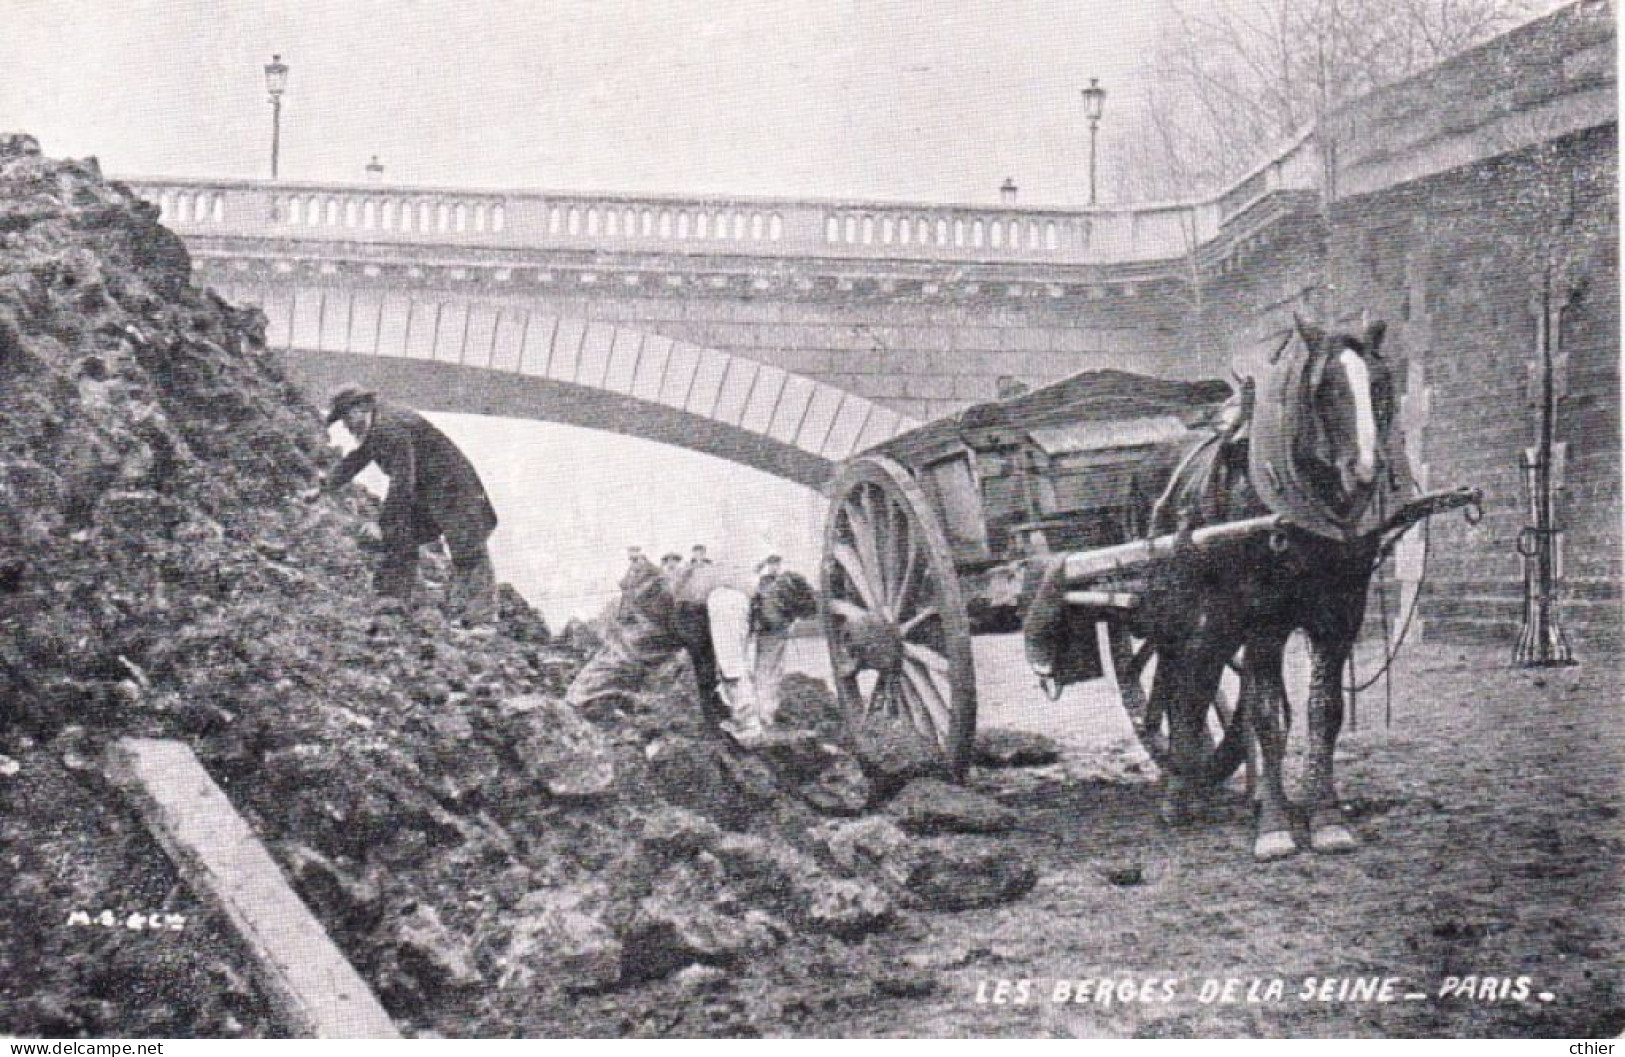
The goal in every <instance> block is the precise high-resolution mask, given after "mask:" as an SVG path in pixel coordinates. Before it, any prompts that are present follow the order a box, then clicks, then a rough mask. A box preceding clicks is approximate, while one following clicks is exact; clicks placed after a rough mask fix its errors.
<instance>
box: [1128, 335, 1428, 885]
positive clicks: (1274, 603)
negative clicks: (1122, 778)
mask: <svg viewBox="0 0 1625 1057" xmlns="http://www.w3.org/2000/svg"><path fill="white" fill-rule="evenodd" d="M1384 331H1385V326H1384V324H1383V323H1381V322H1377V323H1373V324H1371V325H1370V326H1369V327H1366V328H1364V330H1363V332H1361V333H1347V332H1341V331H1332V330H1326V329H1323V328H1321V327H1319V326H1316V325H1315V324H1312V323H1308V322H1305V321H1303V320H1301V319H1297V318H1294V320H1293V327H1292V330H1291V332H1290V333H1289V334H1288V335H1287V337H1286V340H1285V341H1284V342H1283V343H1282V346H1281V348H1280V349H1278V350H1277V352H1276V355H1275V357H1274V358H1273V360H1272V362H1271V363H1270V364H1269V366H1268V367H1267V368H1265V370H1264V371H1263V372H1262V374H1261V375H1260V376H1259V378H1257V379H1256V380H1255V381H1256V382H1257V383H1258V388H1257V392H1256V394H1253V393H1251V392H1249V394H1248V395H1249V396H1250V397H1251V399H1250V401H1249V403H1250V404H1251V407H1250V408H1249V415H1248V418H1249V421H1247V422H1246V424H1245V427H1244V428H1242V429H1233V430H1230V431H1228V432H1224V433H1221V434H1216V435H1215V437H1214V438H1212V439H1211V440H1210V441H1209V442H1208V443H1207V444H1205V445H1203V446H1201V447H1199V448H1197V449H1196V450H1194V451H1193V452H1192V453H1191V456H1190V457H1187V458H1186V459H1185V460H1184V462H1183V464H1181V465H1180V466H1179V467H1178V468H1177V469H1176V470H1175V472H1174V473H1173V474H1172V476H1171V477H1170V478H1169V480H1168V482H1167V484H1166V486H1165V487H1164V488H1163V490H1162V491H1161V493H1160V495H1159V496H1158V498H1157V500H1156V502H1155V503H1154V505H1153V507H1152V509H1151V511H1150V512H1149V514H1144V515H1142V521H1141V523H1142V524H1146V525H1149V535H1152V536H1156V535H1158V534H1160V533H1167V532H1173V533H1179V534H1183V533H1185V532H1188V531H1191V530H1194V529H1197V528H1200V527H1202V526H1203V525H1208V524H1216V523H1222V522H1229V521H1239V520H1242V519H1246V518H1254V517H1258V516H1261V515H1267V514H1272V513H1273V514H1278V515H1281V516H1282V517H1283V519H1284V521H1285V523H1286V524H1285V527H1283V528H1281V529H1280V530H1278V531H1275V532H1272V533H1269V534H1267V535H1264V536H1255V537H1252V538H1248V539H1245V540H1241V541H1237V542H1232V543H1227V544H1221V545H1218V546H1215V547H1213V548H1211V549H1197V548H1194V547H1185V548H1180V547H1176V548H1175V551H1174V554H1173V555H1172V556H1171V557H1169V558H1167V559H1166V560H1164V561H1162V562H1160V563H1159V564H1158V566H1157V567H1156V569H1155V570H1154V571H1153V573H1152V575H1151V577H1150V579H1149V581H1148V584H1147V589H1146V593H1145V597H1144V600H1143V603H1142V606H1141V609H1140V612H1139V613H1138V614H1137V616H1136V624H1137V628H1136V631H1137V633H1139V634H1143V635H1144V636H1145V637H1146V639H1147V640H1148V641H1147V645H1148V646H1149V647H1150V648H1152V649H1154V650H1155V656H1156V658H1157V670H1156V672H1155V675H1154V678H1153V681H1152V689H1151V699H1150V704H1149V714H1150V715H1153V716H1166V717H1167V721H1168V730H1169V742H1168V752H1167V760H1168V766H1167V767H1166V768H1165V772H1166V773H1165V775H1164V782H1165V785H1164V790H1163V796H1164V801H1163V815H1164V817H1165V819H1167V820H1168V821H1169V822H1171V823H1175V824H1178V823H1182V822H1184V821H1187V820H1188V818H1189V817H1190V813H1191V809H1192V806H1193V801H1194V799H1195V798H1196V797H1197V796H1198V795H1199V794H1200V793H1201V792H1202V791H1204V790H1206V789H1211V788H1212V787H1213V786H1214V784H1215V783H1216V782H1219V781H1222V780H1223V779H1224V778H1225V777H1228V775H1229V774H1230V773H1232V772H1233V771H1234V769H1235V767H1236V766H1237V765H1238V761H1237V759H1236V758H1235V753H1234V751H1232V752H1231V753H1230V758H1229V759H1228V760H1223V759H1220V758H1219V756H1222V755H1224V754H1223V753H1219V754H1215V752H1214V750H1213V743H1212V740H1211V738H1210V737H1209V736H1208V733H1207V726H1206V723H1207V714H1208V709H1209V707H1210V704H1211V703H1212V702H1213V701H1214V700H1215V697H1216V695H1217V694H1218V692H1219V683H1220V679H1221V677H1222V675H1223V673H1224V670H1225V668H1226V666H1227V665H1231V664H1233V663H1234V659H1235V658H1237V657H1238V655H1239V657H1240V679H1241V694H1240V700H1239V701H1238V703H1237V708H1236V712H1235V717H1234V720H1233V722H1239V723H1241V724H1243V725H1244V726H1243V728H1242V735H1243V738H1242V739H1230V738H1228V737H1227V738H1226V744H1228V745H1230V746H1231V748H1232V750H1233V749H1234V745H1235V744H1236V742H1237V740H1240V741H1241V743H1242V744H1244V745H1247V744H1248V743H1249V742H1250V743H1251V744H1250V745H1249V746H1248V747H1249V749H1250V751H1253V752H1256V755H1257V756H1258V757H1260V761H1259V770H1260V772H1261V773H1260V775H1259V776H1258V780H1257V783H1256V786H1255V789H1254V797H1255V800H1256V811H1257V816H1256V832H1255V838H1254V843H1253V856H1254V858H1255V859H1258V860H1260V861H1268V860H1272V859H1279V858H1283V857H1285V856H1288V855H1291V854H1293V853H1295V852H1296V851H1297V850H1298V844H1297V839H1296V837H1295V836H1294V833H1293V818H1294V816H1293V812H1292V805H1291V803H1290V801H1289V800H1288V797H1287V794H1286V791H1285V789H1284V787H1283V781H1282V763H1283V756H1284V754H1285V748H1286V735H1287V725H1288V722H1289V719H1290V711H1289V708H1288V702H1287V696H1286V687H1285V680H1284V677H1283V670H1282V665H1283V659H1284V652H1285V647H1286V643H1287V640H1288V638H1289V637H1290V636H1291V635H1292V633H1293V632H1294V631H1298V630H1301V631H1303V632H1304V633H1305V635H1306V636H1307V638H1308V642H1309V647H1310V653H1311V658H1312V660H1311V671H1312V676H1311V686H1310V691H1309V701H1308V721H1309V724H1308V725H1309V741H1310V755H1309V758H1308V761H1307V765H1306V768H1305V771H1304V774H1303V781H1302V784H1301V788H1300V790H1299V792H1300V798H1301V800H1302V802H1303V804H1302V809H1303V812H1304V814H1305V815H1306V816H1307V821H1308V827H1307V828H1308V836H1309V844H1310V847H1311V848H1312V849H1313V850H1314V851H1316V852H1321V853H1338V852H1348V851H1352V850H1354V849H1355V848H1356V847H1357V846H1358V841H1357V839H1356V838H1355V836H1354V833H1353V832H1352V831H1351V830H1350V829H1349V827H1348V826H1347V824H1346V823H1345V820H1344V818H1343V813H1342V807H1341V804H1340V802H1339V800H1338V796H1337V787H1336V782H1335V778H1334V775H1333V751H1334V749H1335V746H1336V743H1337V737H1338V734H1339V732H1340V730H1341V729H1342V724H1343V689H1342V684H1341V673H1342V670H1343V668H1344V665H1345V664H1346V662H1347V660H1348V657H1349V654H1350V651H1351V650H1352V649H1353V646H1354V642H1355V638H1356V636H1357V635H1358V633H1359V629H1360V626H1361V623H1362V622H1363V620H1364V618H1365V608H1366V595H1367V591H1368V588H1369V585H1370V582H1371V578H1372V575H1373V572H1374V570H1375V567H1376V564H1377V563H1378V560H1379V553H1380V546H1381V544H1380V537H1381V532H1380V531H1378V532H1373V531H1371V530H1370V526H1371V519H1372V518H1373V517H1378V518H1380V517H1381V515H1382V513H1383V508H1384V506H1385V504H1386V501H1387V496H1388V495H1390V494H1391V492H1392V490H1393V489H1395V488H1398V487H1403V486H1405V485H1406V484H1408V476H1406V475H1405V468H1404V466H1403V463H1404V459H1403V456H1402V455H1397V454H1390V450H1389V441H1390V437H1389V434H1390V430H1391V427H1392V424H1393V419H1394V398H1393V385H1392V377H1391V373H1390V371H1389V368H1388V365H1387V364H1386V362H1385V361H1384V360H1383V358H1382V356H1381V346H1382V338H1383V334H1384ZM1396 450H1397V449H1396ZM1402 478H1404V480H1403V481H1402ZM1158 722H1159V723H1160V720H1158Z"/></svg>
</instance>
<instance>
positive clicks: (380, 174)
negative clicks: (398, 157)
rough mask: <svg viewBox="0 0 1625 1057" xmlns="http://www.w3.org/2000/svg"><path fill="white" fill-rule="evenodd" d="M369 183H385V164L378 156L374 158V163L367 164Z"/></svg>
mask: <svg viewBox="0 0 1625 1057" xmlns="http://www.w3.org/2000/svg"><path fill="white" fill-rule="evenodd" d="M367 182H368V183H375V184H376V183H383V182H384V163H383V162H381V161H379V160H378V155H376V154H374V155H373V156H372V161H370V162H368V163H367Z"/></svg>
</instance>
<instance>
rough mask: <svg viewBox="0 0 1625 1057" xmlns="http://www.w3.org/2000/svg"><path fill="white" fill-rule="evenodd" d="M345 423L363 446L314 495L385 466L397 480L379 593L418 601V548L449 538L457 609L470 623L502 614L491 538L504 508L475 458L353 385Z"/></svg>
mask: <svg viewBox="0 0 1625 1057" xmlns="http://www.w3.org/2000/svg"><path fill="white" fill-rule="evenodd" d="M340 420H342V421H343V422H344V425H345V428H346V429H348V430H349V431H350V434H351V436H353V437H355V439H356V442H357V446H356V448H355V450H354V451H352V452H350V454H348V455H346V456H345V457H344V458H343V459H342V460H341V461H340V462H339V464H338V466H336V467H334V469H333V472H332V474H330V475H329V476H328V477H327V478H326V479H325V480H324V481H323V482H322V485H321V487H320V489H318V490H316V491H315V493H314V494H313V495H308V496H307V498H314V495H321V494H332V493H334V492H337V491H338V490H339V489H341V488H343V487H344V486H345V485H347V484H349V483H350V482H351V481H352V480H353V479H354V478H355V475H356V474H358V473H360V472H361V471H362V470H363V469H365V468H366V467H367V466H369V465H371V464H373V463H377V464H378V468H379V469H380V470H382V471H383V472H384V474H385V476H387V477H388V478H389V494H388V495H387V496H385V497H384V509H383V512H382V513H381V514H380V515H379V518H378V527H379V529H380V530H382V532H383V537H384V540H383V543H384V556H383V561H382V563H381V564H380V565H379V567H378V571H377V574H376V576H375V578H374V581H373V582H374V586H375V587H376V589H377V591H378V594H380V595H382V596H385V597H389V598H399V599H401V600H402V601H403V602H407V603H408V604H410V602H411V598H412V591H413V588H414V587H415V586H416V585H417V566H418V548H419V547H420V546H422V545H423V544H425V543H432V542H434V541H435V540H437V539H442V538H444V539H445V541H446V550H447V551H448V552H449V553H450V555H451V564H452V571H453V574H454V583H453V589H452V595H453V604H454V605H455V606H456V607H457V608H459V609H461V611H462V616H463V618H464V619H465V620H466V621H467V622H468V623H470V624H482V623H489V622H490V621H492V620H494V619H495V617H496V577H495V574H494V573H493V571H492V568H491V555H490V552H489V551H488V550H487V549H486V541H487V540H488V539H489V538H490V536H491V533H492V531H494V530H495V529H496V526H497V515H496V511H495V510H493V509H492V508H491V501H490V499H489V498H487V497H486V494H485V486H484V485H483V484H481V483H480V478H479V474H477V473H475V472H474V466H473V464H472V463H470V462H469V461H468V457H467V456H465V455H464V454H463V453H462V452H461V451H459V450H458V448H457V446H456V445H455V444H453V443H452V442H451V439H450V438H449V437H447V436H446V435H445V434H444V433H442V432H440V431H439V430H438V429H436V428H434V426H432V425H430V424H429V420H428V419H426V418H424V417H423V416H422V415H420V414H418V413H417V412H415V411H412V410H409V409H407V408H404V407H397V406H395V405H394V404H390V403H387V402H385V401H383V400H380V399H378V396H377V394H376V393H373V392H372V391H371V390H368V389H364V388H362V387H361V386H358V385H347V386H344V387H343V388H341V389H340V390H338V392H336V393H334V394H333V403H332V407H331V409H330V410H329V411H328V415H327V424H328V425H329V426H331V425H332V424H333V423H335V422H338V421H340Z"/></svg>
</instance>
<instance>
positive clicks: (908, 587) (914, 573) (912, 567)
mask: <svg viewBox="0 0 1625 1057" xmlns="http://www.w3.org/2000/svg"><path fill="white" fill-rule="evenodd" d="M907 539H908V547H907V549H906V551H905V553H904V555H903V571H902V572H901V573H900V574H899V575H898V578H897V594H896V596H894V597H893V599H892V603H893V605H895V606H896V612H897V615H898V617H902V615H903V614H904V613H907V612H908V603H909V600H910V599H911V598H913V596H914V583H915V580H916V579H918V573H919V568H920V548H919V544H918V543H917V542H916V541H915V539H914V534H913V533H912V532H911V533H909V534H908V536H907Z"/></svg>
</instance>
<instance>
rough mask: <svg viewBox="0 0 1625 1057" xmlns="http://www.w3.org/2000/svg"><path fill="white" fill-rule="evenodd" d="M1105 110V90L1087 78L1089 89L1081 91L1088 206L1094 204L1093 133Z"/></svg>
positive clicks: (1098, 125) (1096, 80)
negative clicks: (1086, 121)
mask: <svg viewBox="0 0 1625 1057" xmlns="http://www.w3.org/2000/svg"><path fill="white" fill-rule="evenodd" d="M1105 108H1106V89H1104V88H1102V87H1100V82H1099V80H1098V79H1097V78H1094V77H1091V78H1089V87H1088V88H1085V89H1084V90H1083V115H1084V117H1087V118H1088V119H1089V204H1090V205H1094V204H1095V133H1096V131H1098V130H1099V128H1100V113H1101V111H1102V110H1104V109H1105Z"/></svg>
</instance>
